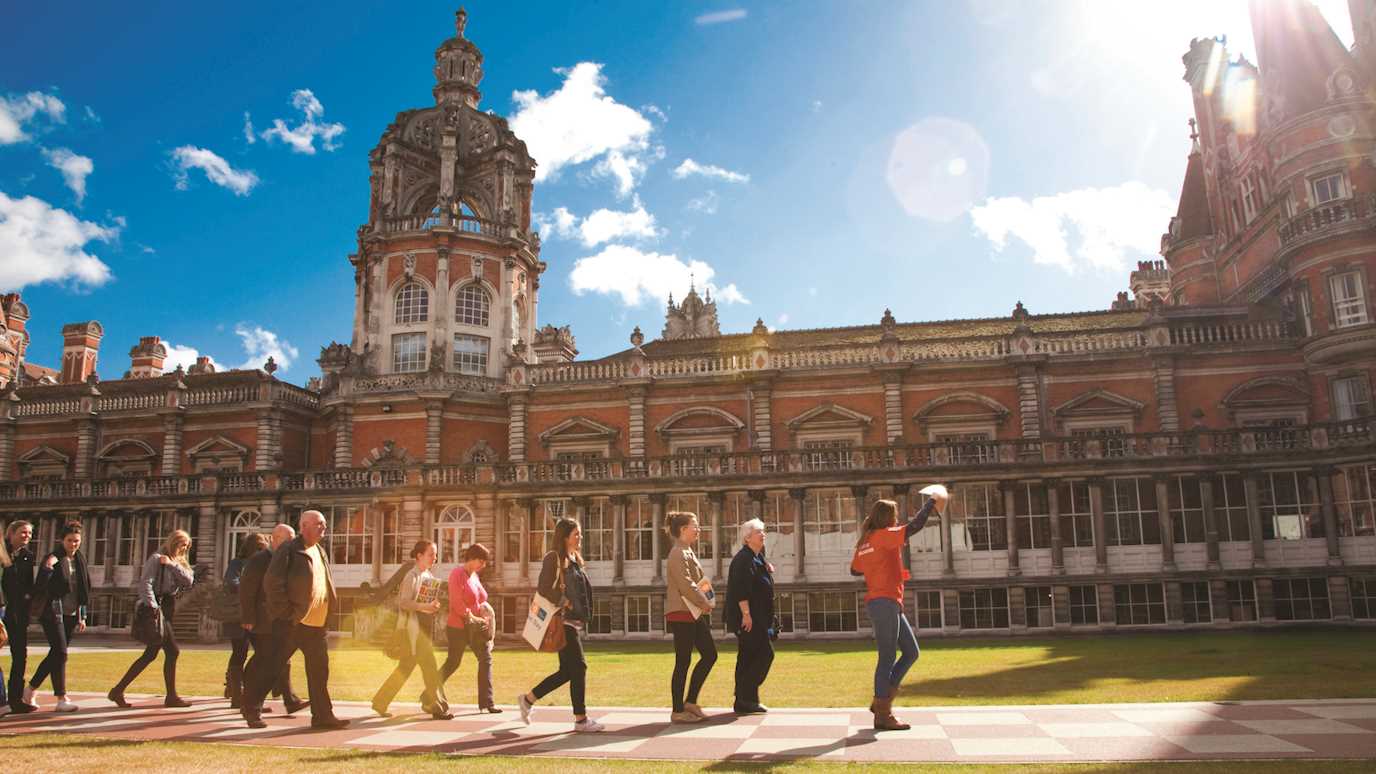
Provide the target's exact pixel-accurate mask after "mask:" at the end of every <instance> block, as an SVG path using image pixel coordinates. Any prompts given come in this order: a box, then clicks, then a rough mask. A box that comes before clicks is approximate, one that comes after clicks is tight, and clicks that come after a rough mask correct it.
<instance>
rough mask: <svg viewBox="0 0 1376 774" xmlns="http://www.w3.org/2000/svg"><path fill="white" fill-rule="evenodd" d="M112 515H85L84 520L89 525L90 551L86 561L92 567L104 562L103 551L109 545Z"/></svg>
mask: <svg viewBox="0 0 1376 774" xmlns="http://www.w3.org/2000/svg"><path fill="white" fill-rule="evenodd" d="M113 519H114V517H113V516H87V517H86V518H85V520H84V521H85V522H86V523H87V524H88V525H90V532H89V533H87V534H89V535H90V536H91V553H90V554H89V555H88V561H89V563H90V565H91V566H92V567H100V566H101V565H103V564H105V551H106V549H107V548H108V547H109V545H110V528H111V526H112V522H113Z"/></svg>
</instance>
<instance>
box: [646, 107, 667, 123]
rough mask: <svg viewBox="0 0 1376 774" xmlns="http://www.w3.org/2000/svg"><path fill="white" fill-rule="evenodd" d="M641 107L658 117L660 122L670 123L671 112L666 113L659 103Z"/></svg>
mask: <svg viewBox="0 0 1376 774" xmlns="http://www.w3.org/2000/svg"><path fill="white" fill-rule="evenodd" d="M640 109H641V110H644V111H645V112H646V113H649V114H650V115H652V116H654V117H655V118H658V119H659V121H660V123H664V124H667V123H669V114H668V113H665V112H664V111H663V110H660V109H659V105H642V106H641V107H640Z"/></svg>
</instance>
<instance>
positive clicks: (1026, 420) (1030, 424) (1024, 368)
mask: <svg viewBox="0 0 1376 774" xmlns="http://www.w3.org/2000/svg"><path fill="white" fill-rule="evenodd" d="M1018 420H1019V422H1020V424H1021V426H1022V437H1023V438H1040V437H1041V436H1042V401H1041V388H1040V379H1039V378H1038V376H1037V367H1036V366H1034V365H1020V366H1018Z"/></svg>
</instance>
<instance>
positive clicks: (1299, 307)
mask: <svg viewBox="0 0 1376 774" xmlns="http://www.w3.org/2000/svg"><path fill="white" fill-rule="evenodd" d="M1295 317H1296V318H1297V322H1298V323H1299V328H1300V329H1299V333H1300V335H1302V336H1313V335H1314V299H1313V296H1311V295H1310V293H1309V283H1308V282H1301V283H1298V284H1297V285H1296V286H1295Z"/></svg>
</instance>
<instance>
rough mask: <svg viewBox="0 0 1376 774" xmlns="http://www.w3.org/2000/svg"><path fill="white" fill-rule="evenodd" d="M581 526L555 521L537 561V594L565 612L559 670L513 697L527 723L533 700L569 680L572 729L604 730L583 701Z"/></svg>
mask: <svg viewBox="0 0 1376 774" xmlns="http://www.w3.org/2000/svg"><path fill="white" fill-rule="evenodd" d="M582 545H583V530H582V529H580V528H579V526H578V522H576V521H574V520H573V519H570V518H568V517H564V518H561V519H559V521H557V522H555V524H554V550H552V551H550V552H549V553H547V554H545V559H544V561H543V562H541V564H540V596H542V597H544V598H545V599H547V600H549V601H550V602H553V603H554V604H555V605H560V606H561V607H562V608H563V613H564V616H563V617H564V647H563V648H561V649H560V650H559V670H558V671H557V672H555V673H553V674H551V675H550V676H548V677H546V678H545V679H544V680H541V681H540V684H539V685H537V686H535V687H534V688H532V689H531V690H530V692H529V693H523V694H521V695H520V696H518V697H516V703H517V704H518V705H519V706H520V708H521V722H523V723H525V724H527V725H529V724H530V711H531V709H533V708H534V707H535V702H537V701H539V700H540V699H542V698H544V697H545V696H547V695H548V694H550V693H551V692H553V691H554V690H555V689H556V688H558V687H559V686H561V685H563V684H564V683H568V684H569V697H570V699H572V701H573V718H574V722H573V730H574V731H578V732H597V731H605V730H606V726H603V725H602V724H601V723H598V722H597V721H596V720H593V719H592V718H590V717H588V708H587V705H586V703H585V696H584V694H585V690H586V685H585V679H586V677H587V673H588V661H587V659H585V658H584V657H583V643H582V641H581V639H580V638H581V636H582V633H583V628H584V627H585V626H586V625H587V621H588V619H589V618H590V617H591V616H592V582H591V581H589V580H588V576H587V573H586V572H584V571H583V557H582V555H581V554H579V549H580V548H581V547H582Z"/></svg>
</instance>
